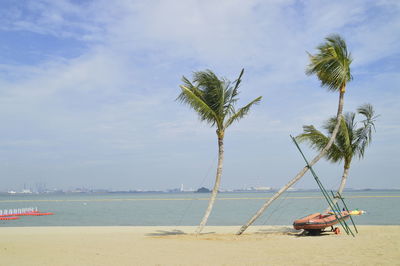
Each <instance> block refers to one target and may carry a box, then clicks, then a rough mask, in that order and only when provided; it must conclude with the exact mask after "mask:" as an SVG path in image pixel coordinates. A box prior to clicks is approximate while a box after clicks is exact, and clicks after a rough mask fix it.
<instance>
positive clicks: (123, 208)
mask: <svg viewBox="0 0 400 266" xmlns="http://www.w3.org/2000/svg"><path fill="white" fill-rule="evenodd" d="M272 195H273V193H272V192H270V193H219V194H218V198H217V200H216V202H215V205H214V209H213V211H212V213H211V215H210V218H209V220H208V225H235V226H238V225H242V224H244V223H245V222H246V221H247V220H248V219H249V218H250V217H251V216H252V215H254V213H255V212H256V211H257V210H258V209H259V208H260V207H261V206H262V204H263V203H264V202H265V201H266V200H267V199H268V198H269V197H271V196H272ZM209 196H210V194H207V193H82V194H79V193H71V194H14V195H4V194H3V195H0V210H5V209H7V210H8V209H18V208H29V207H32V208H38V210H39V211H41V212H53V213H54V215H48V216H22V217H21V218H20V219H18V220H12V221H0V226H1V227H18V226H186V225H197V224H198V223H199V221H200V220H201V218H202V216H203V214H204V212H205V209H206V207H207V203H208V198H209ZM343 197H344V198H345V202H346V204H347V206H348V208H349V209H350V210H355V209H359V210H364V211H366V213H365V214H364V215H361V216H354V217H353V219H354V222H355V223H356V224H358V225H400V191H399V190H397V191H389V190H382V191H376V190H374V191H354V192H353V191H352V192H346V193H344V195H343ZM326 206H327V203H326V200H325V198H324V197H323V195H322V194H321V192H296V191H292V192H287V193H285V194H284V195H282V196H281V197H280V198H279V199H277V200H276V201H275V202H274V203H273V204H272V205H271V206H270V207H269V208H268V209H267V211H266V212H265V213H264V214H263V215H262V216H261V217H260V218H259V219H258V220H257V221H256V222H255V224H256V225H291V224H292V223H293V221H294V220H295V219H298V218H301V217H303V216H306V215H308V214H311V213H315V212H321V211H323V210H324V209H325V208H326Z"/></svg>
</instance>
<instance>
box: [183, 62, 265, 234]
mask: <svg viewBox="0 0 400 266" xmlns="http://www.w3.org/2000/svg"><path fill="white" fill-rule="evenodd" d="M243 73H244V69H242V71H241V72H240V75H239V77H238V79H237V80H236V81H234V82H230V81H229V80H227V79H225V78H218V77H217V76H216V75H215V74H214V73H213V72H212V71H211V70H206V71H199V72H195V73H194V74H193V83H192V82H190V81H189V80H188V79H187V78H185V77H183V78H182V81H183V83H184V85H181V86H180V87H181V89H182V92H181V94H180V95H179V96H178V100H179V101H181V102H182V103H185V104H188V105H189V106H190V107H191V108H193V109H194V110H195V111H196V112H197V114H198V115H199V117H200V120H202V121H206V122H207V123H208V124H210V125H211V126H215V127H216V129H217V131H216V132H217V137H218V167H217V173H216V177H215V184H214V188H213V189H212V192H211V196H210V200H209V202H208V207H207V210H206V212H205V214H204V217H203V219H202V220H201V223H200V225H199V227H198V228H197V230H196V233H197V234H199V233H200V232H201V231H202V230H203V228H204V226H205V225H206V223H207V220H208V217H209V216H210V213H211V210H212V208H213V205H214V201H215V199H216V196H217V193H218V188H219V186H220V183H221V175H222V164H223V160H224V135H225V130H226V129H227V128H228V127H229V126H230V125H232V124H233V122H235V121H239V120H240V119H241V118H243V117H244V116H246V115H247V114H248V112H249V111H250V108H251V107H252V106H253V105H254V104H257V103H259V102H260V101H261V98H262V97H261V96H260V97H258V98H256V99H254V100H253V101H251V102H250V103H249V104H247V105H245V106H244V107H242V108H240V109H238V110H236V109H235V104H236V102H237V101H238V97H237V96H238V94H239V91H238V88H239V85H240V83H241V81H242V80H241V78H242V75H243Z"/></svg>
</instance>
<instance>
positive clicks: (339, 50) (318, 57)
mask: <svg viewBox="0 0 400 266" xmlns="http://www.w3.org/2000/svg"><path fill="white" fill-rule="evenodd" d="M317 50H318V53H317V54H315V55H311V54H309V57H310V64H309V65H308V67H307V70H306V74H307V75H312V74H316V75H317V77H318V79H319V80H320V82H321V86H322V87H326V88H327V89H328V90H329V91H333V92H336V91H339V104H338V110H337V114H336V118H337V123H336V125H335V128H334V130H333V132H332V136H331V138H330V140H329V141H328V143H327V144H326V146H325V147H324V148H323V149H322V150H321V151H320V153H319V154H318V155H317V156H316V157H315V158H314V159H313V160H312V161H311V162H310V163H309V166H313V165H314V164H315V163H317V162H318V161H319V160H320V159H321V158H322V157H323V156H324V155H325V154H326V152H327V151H328V150H329V148H330V147H331V146H332V143H333V140H334V139H335V137H336V134H337V132H338V130H339V125H340V119H341V114H342V112H343V104H344V93H345V92H346V85H347V83H348V82H349V81H351V79H352V76H351V72H350V64H351V62H352V59H351V55H350V53H349V52H348V51H347V46H346V42H345V41H344V40H343V39H342V38H341V37H340V36H339V35H336V34H334V35H330V36H328V37H327V38H325V43H322V44H320V45H319V46H318V47H317ZM308 169H309V167H308V166H305V167H304V168H303V169H302V170H301V171H300V172H299V173H298V174H297V175H296V176H295V177H294V178H293V179H292V180H290V181H289V183H287V184H286V185H285V186H284V187H282V188H281V189H280V190H279V191H278V192H277V193H275V194H274V195H273V196H272V197H271V198H270V199H269V200H267V201H266V202H265V203H264V204H263V206H262V207H261V208H260V209H259V210H258V211H257V212H256V214H254V215H253V217H252V218H250V220H249V221H248V222H247V223H246V224H244V225H243V226H242V227H241V228H240V229H239V231H238V232H237V233H236V234H238V235H240V234H242V233H243V232H244V231H245V230H246V229H247V228H248V227H249V226H250V225H252V224H253V223H254V222H255V221H256V220H257V219H258V218H259V217H260V216H261V215H262V214H263V213H264V211H265V210H266V209H267V208H268V207H269V206H270V205H271V204H272V202H274V201H275V200H276V199H277V198H278V197H279V196H280V195H282V194H283V193H284V192H285V191H286V190H288V189H289V188H290V187H291V186H292V185H294V184H295V183H296V182H297V181H299V180H300V178H302V177H303V176H304V174H305V173H306V172H307V171H308Z"/></svg>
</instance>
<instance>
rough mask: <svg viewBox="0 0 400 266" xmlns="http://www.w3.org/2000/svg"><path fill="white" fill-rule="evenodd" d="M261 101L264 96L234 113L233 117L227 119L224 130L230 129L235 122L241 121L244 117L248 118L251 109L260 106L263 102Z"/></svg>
mask: <svg viewBox="0 0 400 266" xmlns="http://www.w3.org/2000/svg"><path fill="white" fill-rule="evenodd" d="M261 99H262V96H260V97H258V98H256V99H254V100H253V101H251V102H250V103H249V104H247V105H246V106H244V107H242V108H240V109H239V110H238V111H237V112H236V113H234V114H233V115H232V116H230V117H229V118H228V119H227V121H226V123H225V125H224V128H228V127H229V126H230V125H231V124H232V123H233V122H235V121H239V120H240V119H241V118H243V117H244V116H246V115H247V114H248V113H249V111H250V108H251V107H252V106H253V105H255V104H259V103H260V101H261Z"/></svg>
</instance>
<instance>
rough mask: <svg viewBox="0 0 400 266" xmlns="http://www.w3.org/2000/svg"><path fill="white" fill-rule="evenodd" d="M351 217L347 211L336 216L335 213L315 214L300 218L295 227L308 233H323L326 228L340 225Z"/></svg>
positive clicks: (295, 222)
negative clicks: (341, 221)
mask: <svg viewBox="0 0 400 266" xmlns="http://www.w3.org/2000/svg"><path fill="white" fill-rule="evenodd" d="M349 217H350V214H349V213H348V212H346V211H342V212H340V214H337V215H335V214H334V213H327V214H321V213H313V214H310V215H308V216H306V217H303V218H300V219H298V220H295V221H294V222H293V227H294V229H296V230H300V229H304V230H306V231H314V232H316V231H321V230H322V229H325V228H326V227H330V226H333V225H335V224H337V223H339V221H340V220H345V219H347V218H349Z"/></svg>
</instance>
